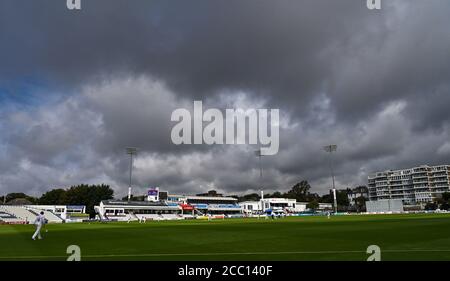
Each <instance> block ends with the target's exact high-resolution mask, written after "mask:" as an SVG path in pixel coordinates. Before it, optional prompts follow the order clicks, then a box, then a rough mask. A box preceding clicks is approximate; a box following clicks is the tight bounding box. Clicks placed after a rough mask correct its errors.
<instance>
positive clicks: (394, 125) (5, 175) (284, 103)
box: [0, 0, 450, 194]
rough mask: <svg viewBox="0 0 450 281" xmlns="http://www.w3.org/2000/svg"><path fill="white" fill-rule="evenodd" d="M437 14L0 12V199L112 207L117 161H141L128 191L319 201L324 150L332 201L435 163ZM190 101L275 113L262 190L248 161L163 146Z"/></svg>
mask: <svg viewBox="0 0 450 281" xmlns="http://www.w3.org/2000/svg"><path fill="white" fill-rule="evenodd" d="M449 14H450V3H449V2H448V1H447V0H431V1H421V0H410V1H407V0H390V1H384V2H383V9H382V10H381V11H369V10H368V9H367V8H366V7H365V1H354V0H340V1H332V0H280V1H269V0H231V1H230V0H229V1H210V0H190V1H178V0H173V1H150V0H130V1H123V0H89V1H86V0H84V1H83V8H82V10H81V11H69V10H67V9H66V8H65V1H63V0H61V1H56V0H40V1H33V0H3V1H1V3H0V42H1V44H0V62H1V63H0V95H2V96H0V98H1V97H6V98H4V99H3V98H2V99H0V100H1V101H2V105H1V106H0V107H1V108H2V109H4V110H3V111H2V112H1V113H0V116H1V119H0V129H1V130H2V134H1V135H0V157H1V160H0V191H2V192H6V191H19V190H20V191H27V190H30V191H31V192H34V193H39V192H41V191H43V190H46V189H48V188H50V187H55V186H67V185H70V184H77V183H80V182H106V183H109V184H111V185H112V186H113V187H114V188H115V189H116V190H117V191H118V192H119V194H123V192H124V186H126V185H127V174H126V171H127V168H128V159H127V158H126V155H125V154H124V147H125V146H129V145H133V146H138V147H139V148H140V154H139V156H138V159H137V160H136V172H135V181H136V185H138V186H140V187H141V188H145V187H147V186H148V185H160V186H161V187H163V188H167V189H169V190H171V191H173V192H201V191H205V190H207V189H212V188H214V189H218V190H220V191H224V192H233V193H239V192H244V191H255V190H258V189H260V188H261V186H263V187H264V188H265V189H267V190H274V189H287V188H289V187H290V186H292V185H293V184H295V183H296V181H298V180H301V179H308V180H310V181H311V182H312V183H313V186H314V187H315V188H316V190H315V191H319V192H323V191H325V190H326V189H327V188H328V187H329V179H328V160H329V159H328V158H327V155H326V154H325V153H324V152H323V151H322V150H321V147H322V146H323V145H326V144H328V143H337V144H338V153H337V154H336V155H335V158H334V161H335V163H336V174H337V181H338V185H339V186H345V185H357V184H364V183H365V182H366V178H367V174H368V173H371V172H373V171H377V170H384V169H395V168H406V167H409V166H414V165H420V164H427V163H429V164H439V163H445V162H448V161H447V159H449V157H450V143H449V141H448V139H449V136H450V128H449V125H448V124H449V121H450V114H449V110H448V104H449V103H450V100H449V98H448V97H449V96H450V92H449V91H450V82H449V80H448V77H450V52H449V51H448V50H450V31H449V29H448V26H449V24H450V18H449V17H448V15H449ZM24 85H31V86H27V87H25V86H24ZM11 96H13V98H11ZM19 96H20V97H21V98H20V99H18V98H17V97H19ZM194 99H201V100H203V101H204V103H205V104H207V105H208V106H211V107H218V108H225V107H247V106H248V107H262V108H280V112H281V115H282V116H281V119H282V120H281V123H282V125H281V129H280V151H279V153H278V154H277V155H276V156H271V157H264V159H263V161H262V166H263V169H264V178H263V180H262V181H263V183H261V179H259V171H258V159H257V158H256V157H254V155H253V150H254V149H255V148H254V147H250V146H248V147H247V146H175V145H173V144H172V143H171V141H170V130H171V128H172V125H173V124H172V123H171V122H170V114H171V112H172V110H174V109H175V108H178V107H186V108H191V107H192V101H193V100H194ZM25 101H27V102H25ZM23 103H26V106H17V105H16V104H23ZM141 191H143V189H141Z"/></svg>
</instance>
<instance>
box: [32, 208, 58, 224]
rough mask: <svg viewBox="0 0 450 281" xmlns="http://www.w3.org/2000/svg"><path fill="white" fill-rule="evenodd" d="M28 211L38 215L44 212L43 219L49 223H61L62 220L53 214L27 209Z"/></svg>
mask: <svg viewBox="0 0 450 281" xmlns="http://www.w3.org/2000/svg"><path fill="white" fill-rule="evenodd" d="M28 211H30V212H33V213H36V214H39V213H40V212H41V211H43V212H44V217H45V218H46V219H47V220H48V222H49V223H61V222H63V219H62V218H60V217H58V216H57V215H55V214H54V213H53V212H50V211H46V210H40V209H36V208H29V209H28Z"/></svg>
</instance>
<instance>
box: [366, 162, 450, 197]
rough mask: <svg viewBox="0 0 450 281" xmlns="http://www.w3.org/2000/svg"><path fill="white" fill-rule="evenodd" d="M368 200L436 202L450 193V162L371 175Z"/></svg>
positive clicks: (369, 177)
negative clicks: (434, 200)
mask: <svg viewBox="0 0 450 281" xmlns="http://www.w3.org/2000/svg"><path fill="white" fill-rule="evenodd" d="M368 188H369V200H370V201H378V200H387V199H401V200H402V201H403V203H405V204H420V203H426V202H430V201H433V199H435V198H437V197H440V196H441V194H442V193H444V192H450V165H440V166H427V165H423V166H420V167H415V168H411V169H404V170H395V171H392V170H390V171H384V172H378V173H375V174H372V175H369V176H368Z"/></svg>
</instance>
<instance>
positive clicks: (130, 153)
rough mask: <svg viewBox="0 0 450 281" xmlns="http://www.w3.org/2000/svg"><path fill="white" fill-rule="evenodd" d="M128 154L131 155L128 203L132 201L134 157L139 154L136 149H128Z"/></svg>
mask: <svg viewBox="0 0 450 281" xmlns="http://www.w3.org/2000/svg"><path fill="white" fill-rule="evenodd" d="M126 152H127V154H129V155H130V184H129V185H128V201H130V200H131V175H132V170H133V156H134V155H136V154H137V148H136V147H127V148H126Z"/></svg>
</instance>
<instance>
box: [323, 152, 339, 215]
mask: <svg viewBox="0 0 450 281" xmlns="http://www.w3.org/2000/svg"><path fill="white" fill-rule="evenodd" d="M323 149H324V150H325V151H326V152H329V153H330V161H329V164H330V170H331V180H332V182H333V200H334V213H337V199H336V187H335V186H334V171H333V161H332V159H331V155H332V153H333V152H335V151H336V150H337V145H335V144H330V145H326V146H324V147H323Z"/></svg>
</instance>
